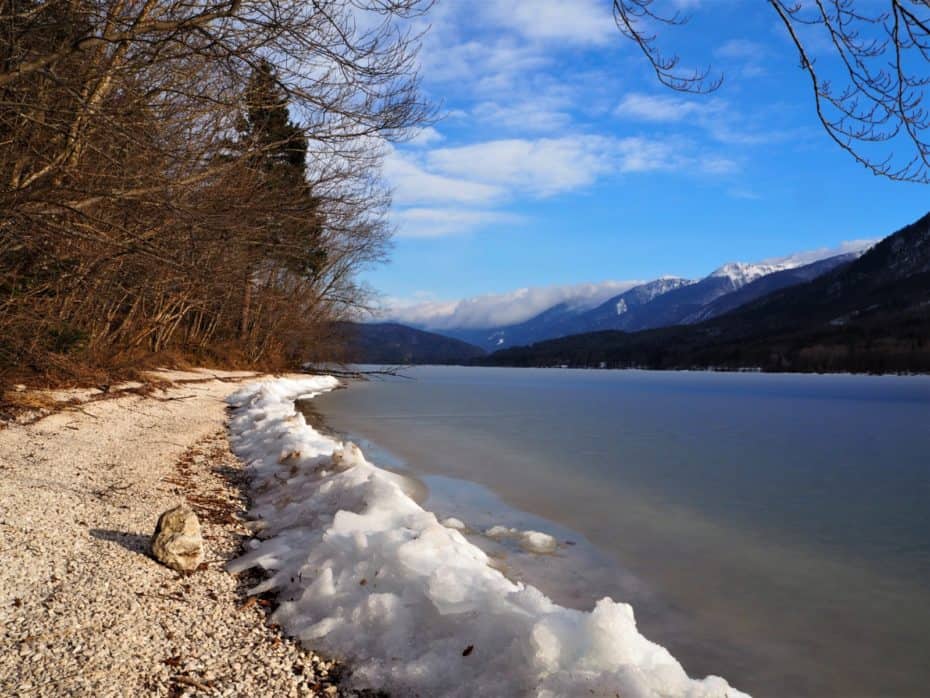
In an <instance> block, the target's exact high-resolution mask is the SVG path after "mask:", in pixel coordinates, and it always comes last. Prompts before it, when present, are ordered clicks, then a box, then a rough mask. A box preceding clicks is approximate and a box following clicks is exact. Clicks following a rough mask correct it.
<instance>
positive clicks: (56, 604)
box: [0, 371, 342, 696]
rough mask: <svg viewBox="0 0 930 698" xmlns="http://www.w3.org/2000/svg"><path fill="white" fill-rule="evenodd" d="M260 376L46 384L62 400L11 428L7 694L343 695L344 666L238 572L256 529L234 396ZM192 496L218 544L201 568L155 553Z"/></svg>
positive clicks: (2, 582)
mask: <svg viewBox="0 0 930 698" xmlns="http://www.w3.org/2000/svg"><path fill="white" fill-rule="evenodd" d="M260 377H261V376H259V375H258V374H254V373H247V372H217V371H186V372H179V371H165V372H158V373H155V374H153V375H152V382H153V385H157V386H158V387H157V389H155V390H152V391H149V390H144V389H143V390H140V386H138V385H135V384H132V385H129V386H114V387H113V388H111V389H109V390H108V391H107V393H108V394H107V395H104V394H103V391H100V390H93V389H91V390H74V391H54V392H52V391H46V392H45V393H44V394H43V395H40V396H39V397H41V398H42V399H41V400H37V402H43V403H45V404H47V405H52V407H45V408H43V409H41V410H39V411H35V412H32V413H31V414H21V415H20V418H19V420H18V421H16V422H11V423H8V424H7V427H6V428H5V429H2V430H0V530H2V538H0V540H2V548H3V559H4V564H3V565H2V566H0V609H2V610H0V621H2V625H3V633H2V636H0V694H3V695H37V696H57V695H64V694H70V695H100V696H104V695H172V696H180V695H260V694H268V693H274V694H275V695H321V696H334V695H341V694H342V692H341V690H340V688H339V686H338V678H339V673H340V672H341V671H342V667H341V666H340V665H338V664H336V663H334V662H331V661H328V660H326V659H324V658H322V657H320V656H319V655H317V654H315V653H313V652H311V651H309V650H307V649H304V648H302V647H301V646H300V644H299V643H298V642H297V641H295V640H293V639H290V638H288V637H286V636H285V635H283V634H282V632H281V630H280V629H279V628H277V627H275V626H273V625H272V624H270V623H269V622H268V619H267V616H268V614H269V612H270V610H271V609H272V607H273V602H272V601H271V600H270V599H268V598H266V597H257V598H251V600H250V597H247V596H246V587H248V586H251V585H254V584H255V583H257V581H258V578H257V577H255V576H254V575H252V576H249V575H243V576H240V577H236V576H235V575H231V574H229V572H227V570H226V565H227V563H228V562H229V561H230V560H232V559H234V558H236V557H237V556H238V555H240V554H241V552H242V544H243V542H244V541H245V540H246V539H247V538H248V537H249V535H250V533H249V531H248V529H247V528H246V527H245V526H244V525H243V514H244V512H245V510H246V508H247V497H246V492H245V485H246V482H245V480H244V478H243V475H242V464H241V462H239V460H238V459H237V458H235V456H233V455H232V453H230V451H229V446H228V440H227V430H226V419H227V417H226V405H225V403H224V398H225V397H226V396H227V395H228V394H229V393H231V392H233V391H234V390H236V389H237V387H238V386H237V385H236V384H237V383H241V382H243V381H246V380H254V379H257V378H260ZM55 405H57V407H56V406H55ZM182 502H184V503H187V504H188V505H189V506H191V507H192V508H193V509H194V511H195V512H196V513H197V514H198V516H199V518H200V521H201V525H202V529H203V534H204V538H205V545H206V563H205V564H204V565H203V566H202V567H203V569H201V570H199V571H197V572H195V573H194V574H192V575H190V576H184V575H181V574H179V573H176V572H174V571H172V570H170V569H168V568H166V567H164V566H162V565H160V564H159V563H157V562H156V561H154V560H153V559H152V558H151V557H150V556H149V554H148V540H149V536H150V535H151V533H152V531H153V530H154V527H155V522H156V520H157V518H158V515H159V514H160V513H161V512H162V511H164V510H166V509H168V508H170V507H172V506H175V505H176V504H179V503H182Z"/></svg>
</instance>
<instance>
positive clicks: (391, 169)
mask: <svg viewBox="0 0 930 698" xmlns="http://www.w3.org/2000/svg"><path fill="white" fill-rule="evenodd" d="M384 175H385V177H386V178H387V180H388V182H390V184H391V186H392V188H393V190H394V202H395V203H396V204H399V205H412V204H428V203H439V202H442V203H456V204H486V203H488V202H490V201H493V200H495V199H500V198H502V197H503V196H504V194H505V190H504V189H503V188H501V187H500V186H497V185H494V184H488V183H485V182H480V181H475V180H473V179H466V178H461V177H453V176H448V175H445V174H442V173H438V172H436V171H432V172H431V171H428V170H427V169H425V168H424V167H422V166H421V165H420V164H418V163H417V161H416V158H415V157H414V156H413V155H410V154H406V155H405V154H403V153H401V152H399V151H396V150H395V151H392V152H391V153H390V154H389V155H388V156H387V158H386V159H385V162H384Z"/></svg>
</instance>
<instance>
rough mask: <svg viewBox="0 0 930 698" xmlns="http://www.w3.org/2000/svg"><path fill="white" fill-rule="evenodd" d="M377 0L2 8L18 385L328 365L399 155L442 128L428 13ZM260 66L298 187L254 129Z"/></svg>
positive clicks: (0, 226) (4, 330)
mask: <svg viewBox="0 0 930 698" xmlns="http://www.w3.org/2000/svg"><path fill="white" fill-rule="evenodd" d="M361 4H365V3H358V2H348V1H347V0H323V1H321V2H314V3H305V2H303V1H302V0H272V1H271V2H268V1H264V0H263V1H261V2H260V1H258V0H252V1H251V2H249V1H242V0H218V1H213V2H203V3H189V2H182V1H181V0H148V1H144V2H143V1H141V0H140V1H138V2H126V1H125V0H99V1H93V2H92V1H90V0H69V1H68V2H65V1H64V0H44V1H42V0H0V25H2V27H0V28H2V35H0V144H2V147H0V211H2V214H0V378H2V376H3V375H5V374H10V373H19V374H22V373H23V372H32V373H34V374H39V375H59V374H65V375H67V374H68V373H69V372H74V373H79V372H80V371H81V370H86V368H87V367H104V368H114V367H119V366H121V365H126V364H127V363H132V362H140V361H141V362H145V361H146V360H147V359H148V358H151V357H167V358H172V357H173V358H175V359H177V358H184V357H191V358H192V359H194V360H198V361H200V360H205V361H211V362H223V363H234V364H238V365H265V366H276V365H283V364H285V363H293V362H296V361H299V360H305V359H307V358H314V357H312V356H310V354H312V353H314V351H307V347H309V346H311V345H312V344H313V343H314V342H315V341H318V340H323V339H325V338H326V333H327V330H326V329H325V328H326V326H327V325H328V323H329V322H330V321H331V320H333V319H339V318H341V317H344V316H345V315H346V314H347V313H349V312H350V311H352V309H354V308H356V307H357V306H358V305H360V304H363V303H364V302H365V297H364V293H362V289H360V288H359V287H358V286H357V284H356V283H355V280H354V279H355V275H356V273H357V271H358V270H359V269H360V268H361V267H363V266H364V265H367V264H370V263H372V262H376V261H379V260H380V259H381V258H382V257H383V255H384V252H385V249H386V245H387V241H388V236H389V230H388V228H387V225H386V222H385V218H384V214H385V211H386V208H387V205H388V203H389V199H388V196H387V194H386V192H385V191H384V189H383V187H382V186H381V184H380V182H379V179H378V167H379V164H380V158H381V148H380V146H379V144H380V143H382V142H383V139H385V138H391V137H393V136H395V135H398V134H401V133H402V132H403V131H404V130H405V129H406V128H408V127H410V126H413V125H416V124H417V123H420V122H422V121H423V120H424V119H425V118H427V117H428V113H427V111H426V108H425V107H424V106H423V105H422V103H421V102H420V101H419V98H418V93H417V87H418V85H417V77H416V75H415V72H414V70H413V64H412V59H413V55H414V52H413V49H414V48H415V44H416V40H417V37H414V36H410V35H407V34H405V33H403V31H402V30H401V29H400V28H399V27H400V24H399V23H401V22H402V21H403V20H404V18H406V17H408V16H409V15H410V14H412V13H415V12H418V11H420V10H422V9H424V8H425V5H426V4H428V3H426V2H422V1H421V0H390V1H387V2H386V1H385V0H370V1H369V2H368V3H367V5H368V7H369V14H370V15H372V16H377V17H378V18H380V21H379V22H376V23H374V28H371V29H362V28H359V27H360V26H362V25H364V26H368V24H367V23H363V22H358V21H356V20H357V19H358V18H359V17H358V15H359V13H360V12H362V11H363V10H360V9H358V6H359V5H361ZM269 61H270V62H269ZM263 66H270V68H268V69H266V68H263ZM260 70H265V72H266V73H267V75H270V76H272V77H271V78H269V79H270V80H271V81H272V82H273V83H274V84H273V86H272V87H273V89H274V90H275V91H276V92H275V94H276V95H277V97H276V99H278V102H277V103H276V105H275V106H276V108H279V109H286V108H287V107H286V105H287V104H289V105H290V115H291V117H292V118H293V119H294V121H296V122H297V123H296V124H289V125H288V127H289V128H291V129H292V130H293V132H294V133H295V134H298V133H299V141H300V154H301V155H300V156H301V158H303V157H304V156H303V153H304V152H305V153H306V156H305V159H306V161H305V164H304V163H300V165H299V168H298V169H297V170H293V168H292V170H291V172H292V174H291V175H289V176H288V177H282V176H281V175H280V174H279V173H280V172H281V171H282V169H281V167H279V166H278V165H277V164H275V163H276V162H277V160H276V159H275V158H279V154H280V153H281V152H285V151H282V143H281V142H276V140H275V138H274V137H269V136H268V135H267V134H265V137H262V138H259V137H256V135H255V132H254V128H253V130H252V131H251V132H248V128H247V127H246V126H244V124H247V122H248V118H247V116H248V114H249V113H250V110H253V109H254V107H255V105H254V104H248V103H247V102H248V101H249V100H250V99H252V98H251V97H250V96H249V94H250V93H249V85H250V80H253V78H254V76H255V75H256V74H257V71H260ZM283 113H285V114H286V113H287V112H283ZM285 121H287V118H285ZM288 138H289V139H290V140H294V141H296V140H297V136H296V135H295V136H293V137H292V136H288ZM283 145H284V146H286V147H287V148H290V150H287V151H286V152H288V153H291V154H293V153H292V151H293V150H294V148H293V147H292V144H288V143H285V144H283ZM289 157H290V155H289ZM292 159H293V158H292ZM269 163H271V164H269ZM293 172H298V173H299V174H298V175H296V176H295V175H294V174H293ZM315 353H317V354H319V353H320V351H319V348H317V349H316V350H315Z"/></svg>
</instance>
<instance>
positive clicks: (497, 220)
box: [394, 206, 525, 238]
mask: <svg viewBox="0 0 930 698" xmlns="http://www.w3.org/2000/svg"><path fill="white" fill-rule="evenodd" d="M394 220H395V223H397V225H398V231H397V237H401V238H437V237H445V236H448V235H462V234H464V233H471V232H475V231H478V230H481V229H482V228H486V227H488V226H490V225H494V226H496V227H500V226H502V225H510V226H517V225H521V224H523V223H524V222H525V219H524V218H523V217H522V216H519V215H516V214H513V213H508V212H506V211H494V210H486V209H466V208H456V207H451V206H445V207H433V208H427V207H414V208H405V209H401V210H400V211H398V212H397V213H396V214H395V217H394Z"/></svg>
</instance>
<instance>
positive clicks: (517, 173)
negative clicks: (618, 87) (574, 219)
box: [427, 135, 732, 197]
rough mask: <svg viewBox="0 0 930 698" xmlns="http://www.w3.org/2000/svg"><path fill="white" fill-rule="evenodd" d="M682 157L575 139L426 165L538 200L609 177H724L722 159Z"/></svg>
mask: <svg viewBox="0 0 930 698" xmlns="http://www.w3.org/2000/svg"><path fill="white" fill-rule="evenodd" d="M686 151H687V145H686V144H683V143H681V142H678V141H661V140H653V139H649V138H640V137H631V138H613V137H609V136H596V135H575V136H565V137H562V138H539V139H525V138H514V139H505V140H496V141H486V142H484V143H474V144H471V145H465V146H459V147H454V148H439V149H436V150H433V151H431V152H430V153H429V154H428V156H427V163H428V164H429V166H430V168H432V169H434V170H436V171H439V172H442V173H443V174H444V175H445V176H448V177H462V178H465V177H469V178H473V179H476V180H478V181H482V182H485V183H488V184H490V185H497V186H500V187H503V188H506V189H509V190H516V191H522V192H528V193H530V194H533V195H535V196H540V197H545V196H551V195H553V194H557V193H560V192H566V191H572V190H576V189H580V188H583V187H586V186H588V185H590V184H592V183H593V182H595V181H596V180H597V179H599V178H600V177H603V176H605V175H609V174H612V173H629V172H655V171H663V170H664V171H670V170H687V169H698V170H700V171H702V172H706V173H709V174H714V173H720V172H722V171H723V168H722V166H721V163H723V162H724V160H723V159H721V158H714V159H706V160H705V159H702V158H699V157H696V156H694V155H688V154H687V153H686ZM726 162H729V161H726ZM705 163H706V166H705ZM729 164H730V165H732V163H729ZM731 169H732V167H728V168H727V171H730V170H731Z"/></svg>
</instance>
